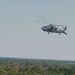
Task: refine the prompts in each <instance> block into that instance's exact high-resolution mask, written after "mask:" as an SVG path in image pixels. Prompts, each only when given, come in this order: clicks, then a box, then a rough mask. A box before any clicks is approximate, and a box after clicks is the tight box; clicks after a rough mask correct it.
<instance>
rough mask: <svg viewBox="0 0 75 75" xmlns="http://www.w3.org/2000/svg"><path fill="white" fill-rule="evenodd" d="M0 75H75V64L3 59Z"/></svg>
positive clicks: (55, 61)
mask: <svg viewBox="0 0 75 75" xmlns="http://www.w3.org/2000/svg"><path fill="white" fill-rule="evenodd" d="M0 75H75V62H74V61H59V60H41V59H40V60H39V59H21V58H2V57H1V58H0Z"/></svg>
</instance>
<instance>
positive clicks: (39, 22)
mask: <svg viewBox="0 0 75 75" xmlns="http://www.w3.org/2000/svg"><path fill="white" fill-rule="evenodd" d="M36 22H38V23H43V24H46V23H44V22H40V21H36Z"/></svg>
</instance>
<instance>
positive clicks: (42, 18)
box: [41, 18, 50, 24]
mask: <svg viewBox="0 0 75 75" xmlns="http://www.w3.org/2000/svg"><path fill="white" fill-rule="evenodd" d="M41 19H42V20H44V21H45V22H46V23H48V24H50V23H49V22H48V21H46V20H45V19H44V18H41Z"/></svg>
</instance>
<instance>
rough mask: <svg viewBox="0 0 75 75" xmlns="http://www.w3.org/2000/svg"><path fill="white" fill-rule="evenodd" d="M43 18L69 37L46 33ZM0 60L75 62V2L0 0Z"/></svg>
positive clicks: (74, 0) (60, 0) (59, 0)
mask: <svg viewBox="0 0 75 75" xmlns="http://www.w3.org/2000/svg"><path fill="white" fill-rule="evenodd" d="M42 17H43V18H44V19H46V20H47V21H48V22H49V23H52V24H58V25H63V26H65V25H66V26H69V27H68V29H67V30H66V33H67V35H65V34H61V35H60V36H59V34H56V33H50V34H48V33H47V32H43V31H42V30H41V27H43V26H46V25H48V23H46V24H42V23H37V22H36V21H40V22H44V21H43V20H42V19H41V18H42ZM0 57H17V58H32V59H54V60H74V61H75V0H0Z"/></svg>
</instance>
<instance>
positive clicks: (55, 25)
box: [54, 25, 64, 27]
mask: <svg viewBox="0 0 75 75" xmlns="http://www.w3.org/2000/svg"><path fill="white" fill-rule="evenodd" d="M54 26H59V27H64V26H62V25H54Z"/></svg>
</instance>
